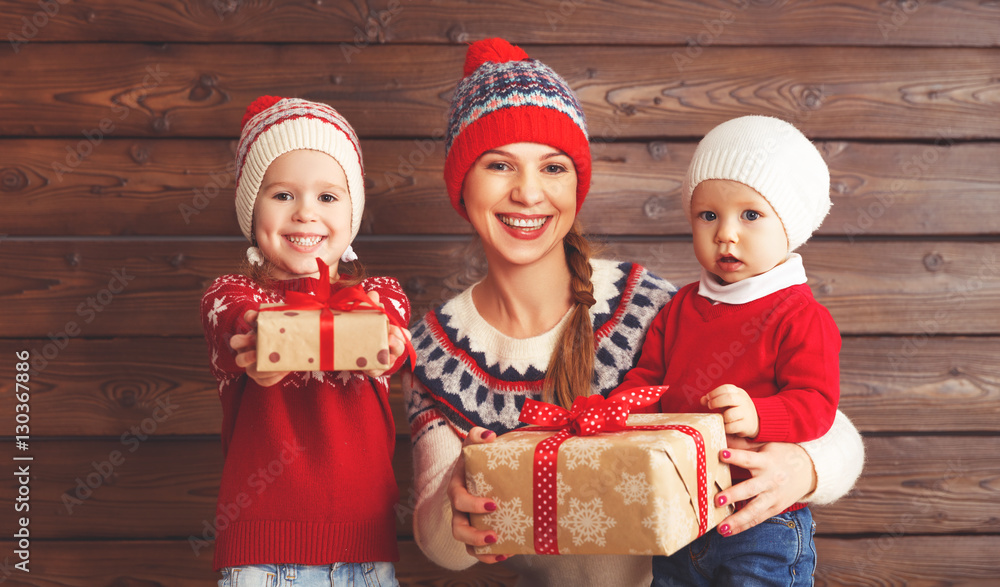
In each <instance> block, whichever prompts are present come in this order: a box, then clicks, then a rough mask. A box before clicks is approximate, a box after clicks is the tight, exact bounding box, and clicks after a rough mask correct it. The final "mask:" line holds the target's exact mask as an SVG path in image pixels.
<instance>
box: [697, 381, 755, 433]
mask: <svg viewBox="0 0 1000 587" xmlns="http://www.w3.org/2000/svg"><path fill="white" fill-rule="evenodd" d="M701 405H703V406H705V407H707V408H708V409H710V410H716V411H719V410H721V411H722V420H723V421H724V422H725V423H726V434H732V435H735V436H742V437H744V438H755V437H756V436H757V435H758V434H760V418H759V417H758V416H757V407H756V406H755V405H754V403H753V400H752V399H750V394H749V393H747V392H746V391H745V390H744V389H743V388H741V387H736V386H735V385H731V384H729V383H726V384H725V385H720V386H719V387H716V388H715V389H713V390H712V391H710V392H708V393H706V394H705V395H703V396H701Z"/></svg>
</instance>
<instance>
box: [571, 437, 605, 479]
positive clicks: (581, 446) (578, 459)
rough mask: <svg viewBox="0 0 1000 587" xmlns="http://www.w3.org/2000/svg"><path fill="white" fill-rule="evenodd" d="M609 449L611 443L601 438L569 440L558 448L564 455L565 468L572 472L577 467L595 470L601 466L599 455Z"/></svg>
mask: <svg viewBox="0 0 1000 587" xmlns="http://www.w3.org/2000/svg"><path fill="white" fill-rule="evenodd" d="M609 448H611V442H609V441H607V440H604V439H603V438H593V437H591V438H587V439H583V438H570V439H569V440H567V441H566V442H564V443H563V444H562V446H560V447H559V451H560V452H561V453H565V454H566V468H568V469H569V470H571V471H572V470H573V469H575V468H577V467H579V466H587V467H590V468H591V469H597V468H600V466H601V455H602V454H603V453H604V451H606V450H608V449H609Z"/></svg>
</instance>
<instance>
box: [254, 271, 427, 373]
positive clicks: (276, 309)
mask: <svg viewBox="0 0 1000 587" xmlns="http://www.w3.org/2000/svg"><path fill="white" fill-rule="evenodd" d="M316 262H317V264H318V266H319V288H318V290H319V291H317V292H315V293H314V294H307V293H302V292H295V291H290V292H287V293H286V295H285V303H284V304H261V305H260V312H259V314H258V315H257V370H258V371H349V370H368V369H383V370H384V369H388V368H389V367H390V365H389V318H388V317H387V315H386V313H385V310H383V309H382V308H381V307H379V306H377V305H376V304H375V303H373V302H372V301H371V299H370V298H369V297H368V294H367V293H366V292H365V291H364V289H362V288H361V286H359V285H355V286H351V287H345V288H340V289H337V290H335V291H334V289H333V288H332V287H331V285H330V268H329V267H328V266H327V265H326V263H324V262H323V260H322V259H319V258H317V259H316ZM411 348H412V347H411Z"/></svg>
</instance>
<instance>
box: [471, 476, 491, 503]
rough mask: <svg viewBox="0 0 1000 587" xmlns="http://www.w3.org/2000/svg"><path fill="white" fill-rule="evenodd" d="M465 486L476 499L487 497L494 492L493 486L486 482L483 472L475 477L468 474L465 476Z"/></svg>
mask: <svg viewBox="0 0 1000 587" xmlns="http://www.w3.org/2000/svg"><path fill="white" fill-rule="evenodd" d="M465 486H466V487H467V488H468V489H469V493H471V494H472V495H475V496H476V497H486V496H487V495H489V494H490V492H491V491H493V486H492V485H490V484H489V483H488V482H487V481H486V475H483V474H482V472H479V473H476V474H475V475H468V474H467V475H466V476H465Z"/></svg>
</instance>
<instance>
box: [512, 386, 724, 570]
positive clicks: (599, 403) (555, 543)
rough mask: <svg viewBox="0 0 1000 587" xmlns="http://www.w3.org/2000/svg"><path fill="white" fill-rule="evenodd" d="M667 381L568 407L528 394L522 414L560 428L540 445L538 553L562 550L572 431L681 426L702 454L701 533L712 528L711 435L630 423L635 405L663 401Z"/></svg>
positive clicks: (535, 479)
mask: <svg viewBox="0 0 1000 587" xmlns="http://www.w3.org/2000/svg"><path fill="white" fill-rule="evenodd" d="M666 390H667V386H665V385H660V386H653V387H641V388H636V389H630V390H628V391H625V392H622V393H619V394H618V395H616V396H614V397H612V398H611V399H607V398H605V397H604V396H602V395H591V396H587V397H578V398H576V399H575V400H573V405H572V407H571V408H570V409H569V410H568V411H567V410H566V409H565V408H563V407H561V406H555V405H552V404H547V403H544V402H540V401H535V400H533V399H530V398H529V399H527V400H525V402H524V407H523V408H521V415H520V420H521V421H522V422H524V423H526V424H537V426H535V427H533V428H531V430H555V431H557V432H556V434H555V435H553V436H550V437H549V438H546V439H545V440H543V441H541V442H539V443H538V444H537V445H536V446H535V459H534V467H533V469H532V486H533V487H534V488H535V494H534V496H533V500H532V501H533V504H532V505H533V507H532V510H533V516H534V522H535V523H534V530H535V536H534V544H535V552H536V553H537V554H559V540H558V537H557V532H556V510H557V493H556V483H554V482H553V479H556V478H557V476H556V462H557V457H558V454H559V446H560V445H561V444H562V443H563V442H565V441H566V440H567V439H569V438H570V437H571V436H591V435H594V434H598V433H602V432H618V431H621V430H677V431H679V432H682V433H684V434H687V435H688V436H690V437H691V439H692V440H693V441H694V444H695V449H696V451H697V458H698V463H699V466H698V530H699V532H698V534H699V536H700V535H701V534H704V533H705V531H706V530H707V529H708V479H707V476H706V472H705V467H704V464H705V441H704V439H703V438H702V436H701V433H700V432H699V431H698V430H697V429H695V428H692V427H690V426H683V425H665V426H629V425H628V424H627V422H628V415H629V412H630V411H631V410H632V409H633V408H644V407H646V406H650V405H652V404H654V403H656V402H657V401H659V399H660V396H662V395H663V393H664V392H666Z"/></svg>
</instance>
